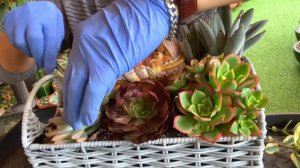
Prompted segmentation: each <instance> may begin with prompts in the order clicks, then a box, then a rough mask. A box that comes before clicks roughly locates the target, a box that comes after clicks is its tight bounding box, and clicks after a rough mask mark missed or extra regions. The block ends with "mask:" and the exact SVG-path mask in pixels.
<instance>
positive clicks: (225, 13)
mask: <svg viewBox="0 0 300 168" xmlns="http://www.w3.org/2000/svg"><path fill="white" fill-rule="evenodd" d="M217 12H218V14H219V16H220V18H221V19H222V22H223V24H224V29H225V32H229V31H230V28H231V25H232V19H231V12H230V8H229V6H222V7H219V8H218V9H217Z"/></svg>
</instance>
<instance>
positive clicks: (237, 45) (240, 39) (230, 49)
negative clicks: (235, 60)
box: [224, 25, 246, 55]
mask: <svg viewBox="0 0 300 168" xmlns="http://www.w3.org/2000/svg"><path fill="white" fill-rule="evenodd" d="M245 33H246V31H245V27H244V26H243V25H241V26H240V27H239V28H238V29H237V30H236V31H235V32H234V34H233V35H232V36H231V37H230V38H229V39H228V40H227V43H226V45H225V48H224V55H228V54H231V53H235V54H238V53H239V51H240V50H241V47H242V46H243V45H244V42H245Z"/></svg>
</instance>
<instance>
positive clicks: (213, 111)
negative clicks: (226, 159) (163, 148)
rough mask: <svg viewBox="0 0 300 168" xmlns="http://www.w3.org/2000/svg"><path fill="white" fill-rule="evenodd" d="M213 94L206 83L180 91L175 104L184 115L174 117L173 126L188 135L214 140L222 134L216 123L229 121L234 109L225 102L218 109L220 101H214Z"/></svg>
mask: <svg viewBox="0 0 300 168" xmlns="http://www.w3.org/2000/svg"><path fill="white" fill-rule="evenodd" d="M199 86H200V85H199ZM213 94H214V93H213V92H212V90H211V88H210V87H209V86H207V85H201V86H200V87H198V89H195V90H193V91H192V90H187V91H182V92H180V93H179V94H178V98H177V99H176V104H177V107H178V109H179V110H180V112H181V113H182V114H184V115H178V116H176V117H175V119H174V128H175V129H177V130H178V131H180V132H182V133H184V134H187V135H188V136H197V137H200V138H203V139H204V140H206V141H208V142H216V141H217V140H218V139H219V138H220V137H221V136H222V132H221V131H220V130H219V129H218V127H217V125H219V124H224V123H228V122H230V121H231V120H232V118H233V117H234V116H235V113H234V112H235V111H234V109H233V108H232V106H231V104H226V105H224V106H222V108H221V109H220V110H218V106H221V103H222V102H219V101H217V102H216V101H215V100H214V99H213Z"/></svg>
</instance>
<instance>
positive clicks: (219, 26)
mask: <svg viewBox="0 0 300 168" xmlns="http://www.w3.org/2000/svg"><path fill="white" fill-rule="evenodd" d="M213 30H214V34H215V36H217V34H218V33H220V32H221V33H222V34H223V35H224V34H225V28H224V25H223V22H222V19H221V17H220V15H218V14H216V15H215V19H214V29H213Z"/></svg>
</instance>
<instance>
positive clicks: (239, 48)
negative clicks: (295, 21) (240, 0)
mask: <svg viewBox="0 0 300 168" xmlns="http://www.w3.org/2000/svg"><path fill="white" fill-rule="evenodd" d="M217 11H218V12H217V14H216V15H215V17H214V24H213V27H212V28H211V27H210V26H208V24H207V23H205V22H204V21H203V20H201V19H199V20H197V21H195V22H194V23H193V24H192V25H191V26H190V27H187V25H182V26H181V31H182V33H183V37H184V38H183V41H182V43H181V48H182V50H183V52H184V55H185V57H186V59H187V60H188V61H190V60H192V59H201V58H202V57H203V56H205V54H208V55H211V56H219V55H222V54H224V55H228V54H231V53H235V54H238V55H242V53H243V52H244V51H246V50H247V49H249V48H250V47H251V46H252V45H254V44H255V43H257V42H258V41H259V40H260V39H261V38H262V36H263V35H264V34H265V31H262V32H260V33H258V32H259V30H260V29H261V28H262V27H263V26H264V25H265V24H266V22H267V20H261V21H257V22H255V23H253V24H250V22H251V20H252V16H253V13H254V10H253V9H250V10H248V11H246V12H245V13H244V12H243V11H241V12H240V13H239V15H238V16H237V18H236V19H235V20H234V22H232V18H231V13H230V9H229V7H228V6H223V7H220V8H218V9H217Z"/></svg>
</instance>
